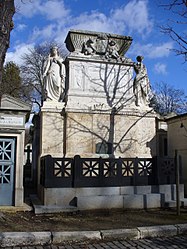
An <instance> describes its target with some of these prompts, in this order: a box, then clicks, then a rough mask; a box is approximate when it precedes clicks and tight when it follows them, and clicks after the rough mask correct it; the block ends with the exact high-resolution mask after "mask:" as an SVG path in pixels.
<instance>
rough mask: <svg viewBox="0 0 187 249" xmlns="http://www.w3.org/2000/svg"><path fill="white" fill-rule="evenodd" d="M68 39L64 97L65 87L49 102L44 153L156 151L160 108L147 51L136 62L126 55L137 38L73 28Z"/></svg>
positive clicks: (144, 153) (46, 104)
mask: <svg viewBox="0 0 187 249" xmlns="http://www.w3.org/2000/svg"><path fill="white" fill-rule="evenodd" d="M65 43H66V47H67V49H68V50H69V52H70V53H69V55H68V56H67V58H66V59H65V61H64V64H63V67H64V65H65V67H66V80H65V86H63V87H64V88H65V96H64V98H63V101H64V102H59V101H61V100H62V99H61V98H60V94H61V93H60V94H58V96H57V97H54V98H53V97H50V96H49V95H48V98H47V100H46V101H45V102H44V106H43V108H42V110H41V124H42V125H41V155H46V154H51V155H52V156H66V157H73V156H75V155H77V154H78V155H80V156H82V157H85V156H86V157H99V156H103V157H108V156H111V155H113V156H122V157H136V156H138V157H151V156H154V155H155V153H156V126H155V113H154V112H153V111H152V109H151V108H150V107H149V95H150V83H149V79H148V76H147V71H146V67H145V65H144V64H143V63H142V60H143V57H142V56H138V57H137V63H136V62H133V61H132V59H130V58H127V57H126V55H125V53H126V52H127V50H128V49H129V48H130V45H131V43H132V38H131V37H129V36H121V35H114V34H108V33H101V32H91V31H80V30H71V31H69V33H68V35H67V38H66V40H65ZM52 60H53V59H52ZM57 64H58V62H57ZM46 75H47V74H46ZM63 80H64V78H63ZM61 82H62V81H61ZM51 83H52V81H51ZM49 135H50V136H49Z"/></svg>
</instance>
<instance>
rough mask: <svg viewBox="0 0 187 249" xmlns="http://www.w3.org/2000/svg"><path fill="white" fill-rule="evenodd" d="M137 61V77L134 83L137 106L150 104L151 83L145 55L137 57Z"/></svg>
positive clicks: (135, 65) (135, 67) (135, 66)
mask: <svg viewBox="0 0 187 249" xmlns="http://www.w3.org/2000/svg"><path fill="white" fill-rule="evenodd" d="M136 60H137V63H135V64H134V71H135V72H136V77H135V79H134V83H133V92H134V95H135V98H136V100H135V104H136V106H140V105H148V104H149V92H150V83H149V79H148V76H147V69H146V67H145V65H144V64H143V62H142V61H143V56H137V57H136Z"/></svg>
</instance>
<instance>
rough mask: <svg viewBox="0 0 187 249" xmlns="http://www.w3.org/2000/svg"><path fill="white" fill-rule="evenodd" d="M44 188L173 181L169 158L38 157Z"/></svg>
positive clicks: (173, 166) (154, 183)
mask: <svg viewBox="0 0 187 249" xmlns="http://www.w3.org/2000/svg"><path fill="white" fill-rule="evenodd" d="M40 183H41V185H42V186H44V187H46V188H63V187H112V186H139V185H157V184H173V183H175V165H174V159H172V158H162V159H161V158H159V159H157V158H137V157H136V158H81V157H80V156H75V157H74V158H53V157H51V156H50V155H47V156H44V157H42V158H41V177H40Z"/></svg>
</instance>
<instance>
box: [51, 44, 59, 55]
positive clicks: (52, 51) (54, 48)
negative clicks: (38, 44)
mask: <svg viewBox="0 0 187 249" xmlns="http://www.w3.org/2000/svg"><path fill="white" fill-rule="evenodd" d="M50 54H51V55H59V51H58V47H57V46H53V47H51V49H50Z"/></svg>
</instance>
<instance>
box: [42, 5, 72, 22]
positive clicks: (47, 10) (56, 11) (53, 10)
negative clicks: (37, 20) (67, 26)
mask: <svg viewBox="0 0 187 249" xmlns="http://www.w3.org/2000/svg"><path fill="white" fill-rule="evenodd" d="M40 11H41V13H42V14H44V15H45V16H46V17H47V19H49V20H55V19H57V20H61V21H62V18H65V17H66V16H68V14H69V10H68V9H66V8H65V6H64V2H63V1H59V0H55V1H54V0H53V1H46V2H45V3H44V4H43V5H42V6H41V7H40Z"/></svg>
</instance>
